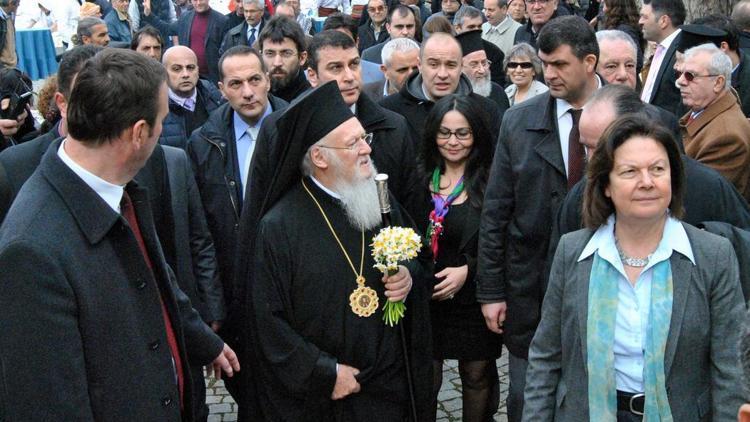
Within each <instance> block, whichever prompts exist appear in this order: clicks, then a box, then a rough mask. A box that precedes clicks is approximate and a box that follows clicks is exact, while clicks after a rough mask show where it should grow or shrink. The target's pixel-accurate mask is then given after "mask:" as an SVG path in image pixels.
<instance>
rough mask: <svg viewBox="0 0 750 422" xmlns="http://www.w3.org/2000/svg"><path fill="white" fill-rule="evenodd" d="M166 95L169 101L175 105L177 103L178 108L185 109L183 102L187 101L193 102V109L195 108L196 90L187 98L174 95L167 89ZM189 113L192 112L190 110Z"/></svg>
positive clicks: (170, 89)
mask: <svg viewBox="0 0 750 422" xmlns="http://www.w3.org/2000/svg"><path fill="white" fill-rule="evenodd" d="M167 94H168V95H169V99H170V100H172V101H174V102H175V103H177V105H179V106H180V107H184V108H187V107H185V101H187V100H193V107H195V103H196V100H197V99H198V89H197V88H193V95H191V96H189V97H187V98H185V97H180V96H179V95H177V94H175V93H174V91H172V88H169V89H168V90H167ZM190 111H193V110H190Z"/></svg>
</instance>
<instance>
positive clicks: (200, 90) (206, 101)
mask: <svg viewBox="0 0 750 422" xmlns="http://www.w3.org/2000/svg"><path fill="white" fill-rule="evenodd" d="M161 62H162V64H163V65H164V68H166V69H167V76H168V77H167V85H168V87H169V114H167V117H166V118H165V119H164V129H163V130H162V133H161V137H160V138H159V142H160V143H161V144H163V145H171V146H175V147H179V148H185V145H187V140H188V138H189V137H190V134H191V133H192V132H193V130H195V129H197V128H199V127H201V126H203V123H205V122H206V119H208V115H209V114H210V113H211V112H212V111H214V110H215V109H216V108H218V107H219V106H220V105H221V104H222V103H223V102H224V100H223V98H222V96H221V93H220V92H219V90H218V89H216V87H214V85H213V84H212V83H211V82H209V81H206V80H202V79H200V78H199V76H198V75H199V70H200V69H199V68H198V57H196V55H195V53H194V52H193V50H191V49H189V48H188V47H185V46H182V45H178V46H174V47H171V48H169V49H168V50H167V51H166V52H165V53H164V56H163V57H162V59H161Z"/></svg>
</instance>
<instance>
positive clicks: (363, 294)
mask: <svg viewBox="0 0 750 422" xmlns="http://www.w3.org/2000/svg"><path fill="white" fill-rule="evenodd" d="M349 306H351V308H352V312H354V314H355V315H357V316H360V317H368V316H370V315H372V314H374V313H375V311H376V310H377V309H378V294H377V293H376V292H375V290H373V289H371V288H369V287H367V286H365V278H364V277H362V276H358V277H357V288H356V289H354V291H353V292H352V294H350V295H349Z"/></svg>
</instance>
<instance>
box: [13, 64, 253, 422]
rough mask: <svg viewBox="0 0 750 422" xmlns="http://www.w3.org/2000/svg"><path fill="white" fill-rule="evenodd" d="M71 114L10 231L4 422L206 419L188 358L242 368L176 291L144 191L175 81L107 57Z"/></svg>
mask: <svg viewBox="0 0 750 422" xmlns="http://www.w3.org/2000/svg"><path fill="white" fill-rule="evenodd" d="M134 80H137V81H138V82H137V83H134V82H133V81H134ZM103 86H106V87H107V89H106V90H103V89H102V87H103ZM67 111H68V114H67V124H68V131H69V135H68V137H67V138H66V139H64V140H58V141H55V143H53V145H52V147H51V148H50V149H48V151H47V152H46V153H45V156H44V158H43V159H42V162H41V164H40V166H39V168H38V169H37V171H36V172H35V173H34V175H32V177H31V178H30V179H29V180H28V181H27V183H26V184H25V185H24V187H23V188H22V189H21V191H20V192H19V194H18V197H17V198H16V200H15V203H14V206H13V207H12V208H11V210H10V212H9V213H8V216H7V218H6V220H5V222H4V223H3V226H2V227H1V228H0V263H1V264H2V268H3V271H2V274H0V285H2V286H3V289H2V293H0V304H2V308H3V310H4V311H3V314H2V316H0V320H1V322H2V326H3V328H4V330H5V331H4V334H3V336H2V337H1V338H0V348H1V349H2V350H3V367H4V371H3V374H2V377H3V380H2V384H3V385H4V386H5V388H4V391H3V395H4V407H5V409H4V412H5V416H6V417H7V418H8V419H9V420H37V419H55V420H138V419H152V418H154V417H157V418H158V419H160V420H169V421H181V420H193V413H192V409H193V405H194V403H193V399H194V397H193V387H192V380H191V376H190V371H188V370H187V365H188V356H187V351H188V350H189V351H190V354H191V359H193V361H198V362H202V363H203V364H208V363H213V365H212V366H213V369H214V370H216V369H219V370H220V371H221V370H224V371H227V374H228V375H230V376H231V375H232V374H233V372H234V371H236V370H238V369H239V364H238V362H237V360H236V356H235V354H234V352H233V351H232V350H231V349H230V348H229V347H228V346H226V345H224V344H223V343H222V341H221V340H220V339H219V338H218V337H217V336H216V335H214V334H213V332H212V331H211V330H210V329H209V328H208V327H207V326H206V325H205V324H204V323H203V322H202V321H201V320H200V317H199V316H198V313H197V312H196V311H195V310H193V309H192V307H191V306H190V302H189V300H188V299H187V297H186V296H185V295H184V293H182V291H181V290H179V288H177V286H176V284H175V279H174V275H173V273H171V271H170V269H169V267H168V266H167V264H166V262H165V260H164V255H163V252H162V249H161V246H160V244H159V241H158V239H157V237H156V232H155V229H154V222H153V219H152V218H151V211H150V204H149V201H148V198H147V192H146V190H144V189H143V188H141V187H139V186H138V183H136V182H132V180H133V177H134V176H135V174H136V173H137V172H138V170H139V169H140V168H141V167H142V166H143V165H144V164H145V162H146V161H147V160H148V158H149V156H150V155H151V152H152V151H153V149H154V147H155V145H156V141H157V139H158V137H159V133H160V131H161V120H162V119H163V118H164V116H165V115H166V113H167V87H166V74H165V72H164V70H163V68H161V66H159V65H158V63H156V62H154V61H153V60H151V59H148V58H145V57H143V56H142V55H139V54H138V53H135V52H132V51H128V50H120V49H110V50H105V51H103V52H101V53H100V54H99V55H98V56H95V57H94V58H92V59H90V60H89V61H88V62H87V63H86V65H85V66H84V68H83V69H82V70H81V72H79V73H78V75H77V78H76V84H75V86H74V87H73V90H72V92H71V96H70V98H69V102H68V109H67ZM61 239H64V241H63V242H61V241H60V240H61ZM30 309H33V310H34V311H33V312H29V310H30ZM102 321H107V323H106V324H102ZM39 374H43V376H40V375H39Z"/></svg>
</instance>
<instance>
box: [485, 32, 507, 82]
mask: <svg viewBox="0 0 750 422" xmlns="http://www.w3.org/2000/svg"><path fill="white" fill-rule="evenodd" d="M482 45H483V46H484V52H485V54H487V60H489V61H490V62H491V64H490V76H491V79H492V82H494V83H496V84H498V85H500V86H503V85H505V68H504V67H503V62H504V61H505V53H503V50H501V49H500V47H498V46H496V45H495V44H493V43H491V42H489V41H487V40H482Z"/></svg>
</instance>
